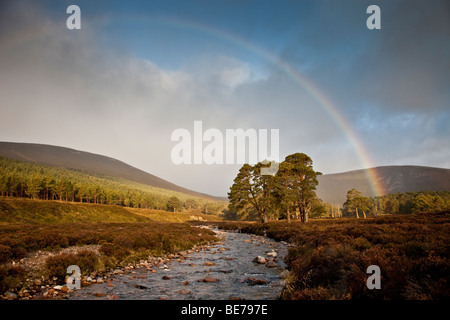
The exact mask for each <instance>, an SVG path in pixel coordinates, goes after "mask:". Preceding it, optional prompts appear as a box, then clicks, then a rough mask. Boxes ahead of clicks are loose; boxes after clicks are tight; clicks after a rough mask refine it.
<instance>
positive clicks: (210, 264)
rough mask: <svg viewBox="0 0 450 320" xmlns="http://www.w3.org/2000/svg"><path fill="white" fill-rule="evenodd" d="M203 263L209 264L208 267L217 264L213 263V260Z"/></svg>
mask: <svg viewBox="0 0 450 320" xmlns="http://www.w3.org/2000/svg"><path fill="white" fill-rule="evenodd" d="M204 265H205V266H209V267H212V266H217V264H215V263H214V262H211V261H206V262H205V263H204Z"/></svg>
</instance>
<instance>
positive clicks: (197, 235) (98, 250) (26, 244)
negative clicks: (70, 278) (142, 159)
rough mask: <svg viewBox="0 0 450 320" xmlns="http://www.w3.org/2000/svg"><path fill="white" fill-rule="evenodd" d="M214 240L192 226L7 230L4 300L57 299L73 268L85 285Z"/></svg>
mask: <svg viewBox="0 0 450 320" xmlns="http://www.w3.org/2000/svg"><path fill="white" fill-rule="evenodd" d="M215 240H216V238H215V236H214V233H213V232H212V231H210V230H207V229H205V228H199V227H193V226H191V225H189V224H187V223H161V222H145V223H95V224H85V223H71V224H52V225H43V224H2V225H0V296H2V297H3V298H6V299H39V298H43V297H44V296H43V294H44V293H45V292H48V294H47V295H46V296H45V297H48V296H49V295H50V297H52V296H53V295H56V296H58V295H59V292H58V291H60V290H58V289H61V288H60V286H61V284H64V279H65V277H66V276H67V267H68V266H70V265H78V266H80V268H81V272H82V277H84V278H85V280H88V279H89V277H90V278H91V279H94V278H93V277H96V276H97V274H100V273H103V272H108V271H110V270H115V269H116V268H121V267H125V268H126V267H131V266H133V265H135V264H137V263H140V261H146V260H148V259H149V257H155V258H162V257H166V256H168V255H170V254H174V253H177V252H180V251H184V250H189V249H191V248H192V247H194V246H201V245H204V244H207V243H210V242H211V241H215ZM150 260H151V262H153V258H151V259H150ZM85 282H86V283H89V281H85ZM55 286H56V288H57V289H55V288H54V287H55ZM52 290H56V291H55V292H53V291H52ZM63 290H65V289H63ZM63 293H64V292H63Z"/></svg>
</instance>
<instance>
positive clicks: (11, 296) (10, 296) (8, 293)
mask: <svg viewBox="0 0 450 320" xmlns="http://www.w3.org/2000/svg"><path fill="white" fill-rule="evenodd" d="M5 298H6V299H8V300H14V299H17V294H15V293H14V292H11V291H6V292H5Z"/></svg>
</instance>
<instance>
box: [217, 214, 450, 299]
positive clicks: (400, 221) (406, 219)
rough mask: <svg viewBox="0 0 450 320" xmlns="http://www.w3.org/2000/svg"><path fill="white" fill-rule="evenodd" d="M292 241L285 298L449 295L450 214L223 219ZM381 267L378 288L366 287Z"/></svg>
mask: <svg viewBox="0 0 450 320" xmlns="http://www.w3.org/2000/svg"><path fill="white" fill-rule="evenodd" d="M220 226H221V227H222V228H225V229H240V230H241V231H242V232H248V233H255V234H264V233H266V234H267V236H269V237H271V238H274V239H276V240H285V241H289V242H290V243H292V244H294V247H293V248H292V249H290V251H289V254H288V257H287V264H288V267H289V269H290V271H291V273H290V276H289V279H288V283H287V285H286V288H285V289H284V290H283V293H282V298H284V299H413V300H421V299H448V297H450V286H449V281H450V278H449V275H450V261H449V257H450V213H442V214H422V215H421V214H416V215H402V216H384V217H377V218H371V219H328V220H326V219H324V220H314V221H311V222H310V223H307V224H302V223H299V222H292V223H290V224H287V223H286V222H285V221H283V222H281V221H280V222H271V223H268V224H265V225H264V224H261V223H242V222H241V223H239V222H238V223H222V224H220ZM370 265H377V266H379V267H380V269H381V289H380V290H369V289H368V288H367V286H366V280H367V278H368V277H369V275H368V274H367V273H366V270H367V267H368V266H370Z"/></svg>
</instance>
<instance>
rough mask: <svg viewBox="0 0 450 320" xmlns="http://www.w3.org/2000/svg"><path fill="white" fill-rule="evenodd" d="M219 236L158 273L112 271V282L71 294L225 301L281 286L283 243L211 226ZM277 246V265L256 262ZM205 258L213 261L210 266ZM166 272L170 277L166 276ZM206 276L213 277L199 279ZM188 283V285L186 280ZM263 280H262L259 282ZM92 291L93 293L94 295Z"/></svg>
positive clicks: (257, 296) (262, 295) (271, 293)
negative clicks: (205, 246) (215, 241)
mask: <svg viewBox="0 0 450 320" xmlns="http://www.w3.org/2000/svg"><path fill="white" fill-rule="evenodd" d="M214 231H215V232H216V233H217V236H218V237H219V238H220V239H221V240H220V241H219V242H218V243H217V244H214V245H211V246H208V248H206V249H205V250H203V251H200V252H193V253H191V254H187V256H186V259H185V260H182V261H181V262H178V261H177V260H175V259H173V260H171V261H170V262H166V263H165V265H166V267H167V268H166V269H161V268H162V267H161V268H158V269H156V270H157V272H156V273H152V272H151V271H148V270H145V269H134V270H130V271H124V273H123V274H117V275H113V276H112V277H111V278H110V280H111V282H110V283H109V284H108V283H103V284H93V285H91V286H88V287H85V288H82V289H80V290H77V291H74V292H73V293H70V294H69V295H68V298H69V299H77V300H80V299H83V300H93V299H111V297H114V298H115V299H117V298H118V299H134V300H138V299H146V300H152V299H170V300H212V299H217V300H227V299H230V298H231V299H233V298H234V299H235V298H240V299H246V300H251V299H253V300H261V299H276V298H277V296H278V293H279V292H280V290H281V289H282V287H283V280H281V279H280V277H279V274H280V272H282V271H283V269H284V266H285V265H284V262H283V258H284V257H285V255H286V254H287V247H286V245H285V244H283V243H280V242H276V241H274V240H271V239H268V238H266V237H261V236H255V235H249V234H243V233H234V232H224V231H219V230H216V229H215V230H214ZM273 249H275V250H277V254H278V256H277V257H276V258H275V261H274V262H276V263H277V267H273V268H269V267H267V266H265V265H264V264H257V263H254V262H253V259H254V258H255V257H257V256H263V257H265V258H268V256H267V252H269V251H272V250H273ZM205 262H210V263H214V264H215V265H213V266H207V265H205ZM164 276H166V278H167V277H169V278H170V279H167V280H164V279H163V277H164ZM205 277H211V278H216V279H218V281H217V282H199V280H202V279H204V278H205ZM248 278H253V279H257V280H263V281H265V282H267V283H266V284H262V285H260V284H256V285H254V284H253V283H251V280H248ZM186 281H187V282H189V284H185V283H186ZM258 283H261V282H258ZM94 294H96V295H94Z"/></svg>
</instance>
